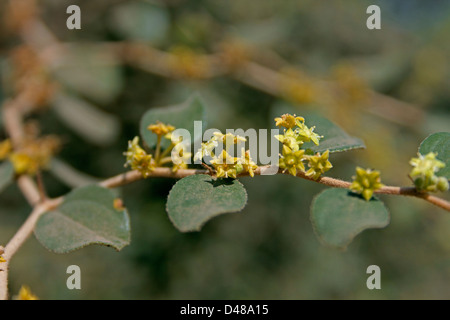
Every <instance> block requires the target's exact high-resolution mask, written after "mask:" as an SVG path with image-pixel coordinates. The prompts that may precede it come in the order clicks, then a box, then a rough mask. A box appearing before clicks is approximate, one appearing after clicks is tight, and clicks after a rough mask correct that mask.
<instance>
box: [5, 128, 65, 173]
mask: <svg viewBox="0 0 450 320" xmlns="http://www.w3.org/2000/svg"><path fill="white" fill-rule="evenodd" d="M59 146H60V141H59V139H58V138H57V137H55V136H46V137H42V138H33V139H29V140H26V141H25V142H24V143H23V145H21V146H20V148H18V149H16V150H14V151H13V152H11V153H10V154H9V155H8V158H9V160H10V161H11V163H12V164H13V167H14V171H15V173H16V174H18V175H21V174H29V175H33V174H35V173H36V172H37V171H38V170H40V169H43V168H47V167H48V164H49V163H50V160H51V157H52V155H53V154H54V153H56V151H57V150H58V149H59Z"/></svg>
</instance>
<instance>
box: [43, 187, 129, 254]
mask: <svg viewBox="0 0 450 320" xmlns="http://www.w3.org/2000/svg"><path fill="white" fill-rule="evenodd" d="M114 200H115V195H114V193H113V192H112V191H111V190H109V189H106V188H103V187H100V186H97V185H91V186H86V187H82V188H78V189H75V190H73V191H72V192H70V193H69V194H68V195H67V196H66V198H65V199H64V202H63V203H62V204H61V205H60V206H59V207H58V208H57V209H56V210H53V211H50V212H46V213H44V214H43V215H42V216H41V217H40V218H39V220H38V222H37V223H36V227H35V230H34V233H35V235H36V238H37V239H38V240H39V242H41V244H42V245H43V246H44V247H46V248H47V249H49V250H50V251H53V252H56V253H67V252H70V251H73V250H76V249H80V248H83V247H85V246H87V245H90V244H100V245H106V246H111V247H113V248H115V249H116V250H121V249H122V248H123V247H125V246H126V245H128V244H129V243H130V221H129V217H128V213H127V210H126V209H124V208H122V207H119V208H117V207H116V206H114Z"/></svg>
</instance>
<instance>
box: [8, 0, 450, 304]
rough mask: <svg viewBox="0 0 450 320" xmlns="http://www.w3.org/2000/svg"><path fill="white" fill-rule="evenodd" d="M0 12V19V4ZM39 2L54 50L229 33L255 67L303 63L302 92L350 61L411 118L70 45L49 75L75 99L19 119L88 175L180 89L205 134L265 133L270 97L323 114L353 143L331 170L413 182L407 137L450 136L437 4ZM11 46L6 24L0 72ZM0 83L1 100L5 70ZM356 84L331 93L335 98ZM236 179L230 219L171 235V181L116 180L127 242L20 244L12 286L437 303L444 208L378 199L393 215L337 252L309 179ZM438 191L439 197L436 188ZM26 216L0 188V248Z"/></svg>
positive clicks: (168, 43)
mask: <svg viewBox="0 0 450 320" xmlns="http://www.w3.org/2000/svg"><path fill="white" fill-rule="evenodd" d="M71 4H78V5H79V6H80V8H81V11H82V30H73V31H70V30H68V29H67V28H66V19H67V17H68V15H67V14H66V13H65V11H66V8H67V6H69V5H71ZM370 4H377V5H379V6H380V7H381V12H382V15H381V17H382V29H381V30H368V29H367V28H366V19H367V17H368V15H367V14H366V8H367V7H368V6H369V5H370ZM1 6H2V8H1V11H0V14H1V12H2V11H3V12H6V11H5V10H6V9H5V4H2V5H1ZM37 8H38V9H39V11H40V12H39V14H40V15H41V18H42V21H43V22H44V23H45V24H46V25H47V26H48V28H49V30H50V31H51V32H52V33H54V34H55V36H56V37H57V38H58V39H59V41H61V42H62V43H66V42H71V43H84V44H86V43H89V44H90V45H92V44H94V45H95V44H99V43H106V42H108V43H110V42H123V41H140V42H142V43H145V44H149V45H151V46H152V47H153V48H158V49H159V50H163V51H173V50H174V48H179V47H181V46H182V47H184V48H190V50H192V52H197V53H203V54H208V53H213V52H215V51H216V50H217V47H218V46H219V45H220V43H221V42H222V41H224V40H226V39H239V41H240V42H241V43H243V44H245V45H246V46H248V47H251V50H252V52H253V53H254V60H255V61H257V62H258V63H259V64H261V65H265V66H267V67H269V68H271V69H274V70H281V69H283V68H286V67H289V68H290V69H291V70H292V69H296V70H300V71H301V72H302V75H303V76H304V77H305V78H306V79H307V80H306V82H304V83H306V84H308V85H314V84H315V81H316V79H321V80H326V81H332V82H334V83H336V84H337V85H342V86H343V87H344V89H345V88H346V87H345V85H346V84H347V83H348V82H346V80H345V79H344V80H342V79H341V78H340V76H339V75H340V74H342V73H339V70H344V74H346V73H345V72H350V71H351V73H350V74H351V75H352V76H351V77H353V78H351V79H350V80H351V81H353V80H355V79H356V80H355V81H356V82H357V83H361V84H363V88H371V89H372V90H374V91H376V92H379V93H383V94H384V95H385V96H389V97H393V98H395V99H396V101H404V102H405V103H408V105H412V106H413V108H414V110H416V111H417V114H419V116H418V118H417V117H416V118H415V119H414V121H413V120H411V121H409V120H407V121H404V119H403V118H402V116H403V115H404V117H405V119H409V118H408V116H409V115H408V114H400V116H398V114H397V115H395V116H394V115H392V116H391V115H390V113H389V112H388V111H392V110H393V111H395V110H396V108H397V104H396V103H394V104H392V105H391V104H387V107H386V108H385V109H382V110H383V111H381V112H385V111H387V112H388V113H386V114H384V116H383V115H381V116H380V115H379V114H378V115H376V114H374V113H373V112H367V110H368V109H367V108H368V107H367V106H366V103H365V102H364V100H358V99H359V98H354V97H353V98H352V97H347V96H345V97H343V98H342V97H334V98H333V99H331V100H330V101H328V102H327V101H325V102H324V101H322V100H321V97H323V96H326V95H328V94H329V92H323V91H320V90H316V91H314V92H313V93H312V95H313V97H312V98H311V99H309V100H308V101H303V103H302V101H293V100H295V99H293V97H292V96H289V95H288V96H282V97H280V96H276V95H273V94H269V93H267V92H263V91H262V90H258V89H256V88H253V87H252V86H248V85H246V84H244V83H243V82H242V81H237V80H236V78H235V77H232V76H228V75H220V76H217V77H211V78H208V79H192V78H189V77H187V78H186V77H184V78H183V77H177V76H174V77H166V76H160V75H157V74H156V73H149V72H146V71H144V70H142V69H140V68H136V67H134V66H133V65H132V63H127V64H123V63H121V62H120V61H118V60H117V59H116V57H115V56H113V57H109V56H108V55H105V54H104V53H103V54H97V53H96V52H93V50H92V48H90V47H89V46H90V45H85V46H81V45H80V46H76V45H75V46H74V47H71V48H69V50H68V52H66V53H65V54H63V59H62V60H61V61H58V62H57V64H58V63H59V66H58V67H57V68H55V70H52V75H53V77H54V78H53V79H56V81H57V83H58V84H59V86H60V89H59V90H60V92H64V94H66V95H68V96H70V97H71V98H72V99H74V100H73V101H72V104H69V103H68V102H67V100H64V101H63V102H59V103H58V102H52V103H49V105H48V106H47V108H42V110H40V111H39V112H36V113H33V115H32V116H31V117H30V118H31V119H35V120H38V121H39V123H40V124H41V130H42V132H43V133H44V134H58V135H59V136H60V137H61V139H62V140H63V142H64V145H63V148H62V150H61V152H60V154H58V159H59V160H61V161H64V162H65V163H67V164H69V165H70V166H71V167H73V168H76V170H78V171H80V172H84V173H86V174H88V175H89V176H93V177H100V178H106V177H109V176H112V175H116V174H118V173H120V172H122V171H123V170H124V169H123V164H124V157H123V155H122V152H123V151H124V150H125V149H126V146H127V141H128V140H130V139H132V138H133V137H134V136H135V135H138V132H139V120H140V117H141V116H142V115H143V113H144V112H145V111H146V110H148V109H149V108H151V107H156V106H165V105H172V104H177V103H180V102H182V101H183V100H184V99H185V98H187V97H188V96H189V95H190V94H191V93H193V92H198V93H199V94H200V95H201V96H202V98H203V100H204V101H205V103H206V106H207V109H208V110H207V112H208V127H209V128H218V129H221V130H224V129H226V128H243V129H247V128H256V129H258V128H271V127H272V126H273V117H272V114H273V108H275V107H276V106H277V105H280V104H281V103H290V104H291V105H293V106H295V108H297V109H298V111H297V113H298V114H300V115H302V114H306V113H308V112H311V111H316V112H320V113H322V114H323V115H325V116H326V117H328V118H330V119H332V120H333V121H335V122H336V123H338V124H339V125H340V126H341V127H343V128H344V129H345V130H346V131H347V132H349V133H351V134H352V135H355V136H358V137H361V138H363V139H364V141H365V143H366V145H367V149H365V150H355V151H350V152H347V153H345V154H333V155H332V156H331V161H332V163H333V165H334V168H333V170H332V171H329V172H328V173H327V174H329V175H330V176H333V177H339V178H342V179H345V180H350V179H351V176H352V175H353V174H354V168H355V166H357V165H358V166H362V167H372V168H376V169H378V170H380V171H381V173H382V174H381V177H382V181H383V182H384V183H385V184H388V185H409V184H410V182H409V179H408V177H407V174H408V172H409V170H410V167H409V164H408V161H409V159H410V158H411V157H413V156H415V155H416V153H417V148H418V146H419V144H420V142H421V141H422V140H423V139H424V138H425V137H427V136H428V135H429V134H431V133H434V132H438V131H449V123H450V112H449V110H450V107H449V106H450V91H449V87H450V77H449V76H448V74H449V72H448V71H450V55H449V52H450V40H449V39H450V3H449V2H448V1H447V0H442V1H438V0H434V1H427V2H424V1H419V0H414V1H413V0H389V1H388V0H384V1H381V0H377V1H351V0H347V1H343V0H342V1H337V0H333V1H326V2H325V1H322V2H319V1H313V0H309V1H294V0H292V1H290V0H286V1H276V0H261V1H255V0H230V1H219V0H198V1H187V0H167V1H118V0H114V1H106V0H95V1H87V0H85V1H82V0H80V1H67V0H63V1H61V0H58V1H56V0H43V1H38V2H37ZM20 42H21V40H20V38H18V37H17V36H15V35H14V34H11V32H10V31H9V30H8V29H7V28H6V27H4V26H2V28H1V31H0V63H1V66H2V67H1V70H2V78H3V79H8V72H9V70H10V68H11V64H12V62H11V56H10V52H11V50H13V48H15V47H16V46H18V45H20ZM149 63H150V64H151V63H152V61H149ZM187 63H190V62H189V61H188V62H187ZM194 69H195V68H194ZM349 70H350V71H349ZM352 79H353V80H352ZM347 80H348V79H347ZM317 81H319V80H317ZM351 81H350V83H352V82H351ZM3 87H4V88H3V98H7V97H8V94H9V91H8V88H7V87H8V83H7V81H5V80H4V81H3ZM352 88H353V87H352ZM352 88H350V89H349V90H348V92H347V91H345V92H346V94H348V95H349V96H350V95H351V93H352V92H351V89H352ZM314 95H317V97H315V96H314ZM372 104H377V101H374V102H373V101H372ZM394 114H395V112H394ZM83 119H85V120H83ZM1 135H2V139H3V138H4V137H5V135H4V133H3V132H2V133H1ZM59 171H67V170H64V169H62V170H59ZM66 173H67V172H66ZM62 175H63V176H65V175H64V173H63V174H62ZM66 178H67V177H66ZM67 179H69V180H70V179H71V178H67ZM44 181H45V184H46V186H47V188H48V192H49V194H50V195H51V196H59V195H62V194H64V193H66V192H68V191H69V190H70V186H68V185H67V183H64V177H61V172H59V174H58V170H57V169H56V168H52V170H51V171H49V172H45V173H44ZM241 182H242V183H243V184H244V185H245V187H246V188H247V192H248V197H249V200H248V204H247V206H246V208H245V209H244V210H243V211H242V212H241V213H233V214H228V215H223V216H220V217H218V218H216V219H214V220H212V221H210V222H208V223H207V224H206V225H205V227H204V228H203V229H202V231H201V232H198V233H188V234H183V233H180V232H178V231H177V230H176V229H175V228H174V227H173V226H172V225H171V223H170V221H169V219H168V217H167V214H166V212H165V201H166V197H167V194H168V192H169V191H170V189H171V187H172V185H173V184H174V183H175V180H171V179H157V178H152V179H148V180H145V181H139V182H137V183H134V184H131V185H128V186H126V187H123V188H121V189H120V192H121V193H122V195H123V199H124V202H125V205H126V206H127V208H128V209H129V212H130V216H131V224H132V242H131V245H130V246H128V247H126V248H125V249H123V250H122V251H121V252H119V253H117V252H115V251H114V250H113V249H111V248H107V247H97V246H92V247H87V248H84V249H82V250H79V251H76V252H73V253H70V254H66V255H56V254H53V253H50V252H48V251H47V250H46V249H44V248H43V247H42V246H41V245H40V244H39V243H38V242H37V240H36V239H35V238H34V237H32V238H30V239H29V240H28V241H27V242H26V244H25V245H24V247H23V248H22V249H21V250H20V252H19V253H18V254H17V255H16V256H15V257H14V260H13V261H12V263H11V266H10V268H11V270H10V292H11V293H12V294H16V293H17V292H18V290H19V288H20V286H21V285H23V284H26V285H28V286H30V287H31V290H32V291H33V292H34V293H35V294H36V295H37V296H38V297H40V298H41V299H449V298H450V286H449V283H450V232H449V230H450V216H449V215H448V213H447V212H445V211H444V210H441V209H438V208H436V207H434V206H432V205H431V204H429V203H426V202H424V201H420V200H417V199H411V198H404V197H388V196H383V197H381V198H382V200H383V201H385V202H386V204H387V206H388V208H389V209H390V212H391V224H390V225H389V226H388V227H386V228H385V229H382V230H369V231H366V232H363V233H362V234H361V235H359V236H358V237H357V238H356V239H355V240H354V242H353V243H351V244H350V246H349V247H348V249H347V250H346V251H344V252H341V251H337V250H334V249H330V248H326V247H323V246H322V245H321V244H320V243H319V242H318V240H317V239H316V237H315V235H314V233H313V230H312V226H311V223H310V221H309V207H310V204H311V201H312V199H313V197H314V195H315V194H317V193H318V192H320V191H321V190H323V186H321V185H319V184H315V183H311V182H308V181H305V180H301V179H295V178H292V177H289V176H267V177H264V176H261V177H256V178H254V179H250V178H243V179H241ZM444 197H446V198H447V199H448V198H449V197H448V192H447V194H446V195H444ZM29 212H30V207H29V206H28V204H27V203H26V202H25V200H24V198H23V196H22V195H21V194H20V192H19V190H18V188H17V187H16V186H10V187H9V188H8V189H7V190H5V191H4V192H3V193H2V194H1V195H0V244H3V245H4V244H5V243H6V242H7V241H8V240H9V239H10V238H11V236H12V235H13V234H14V233H15V231H16V230H17V229H18V227H19V226H20V225H21V223H22V222H23V221H24V220H25V219H26V217H27V215H28V214H29ZM72 264H76V265H79V266H80V267H81V271H82V289H81V290H72V291H71V290H68V289H67V287H66V279H67V277H68V275H67V274H66V273H65V272H66V268H67V267H68V266H69V265H72ZM372 264H375V265H378V266H380V268H381V275H382V282H381V286H382V289H381V290H372V291H371V290H368V289H367V287H366V279H367V277H368V275H367V274H366V268H367V267H368V266H369V265H372Z"/></svg>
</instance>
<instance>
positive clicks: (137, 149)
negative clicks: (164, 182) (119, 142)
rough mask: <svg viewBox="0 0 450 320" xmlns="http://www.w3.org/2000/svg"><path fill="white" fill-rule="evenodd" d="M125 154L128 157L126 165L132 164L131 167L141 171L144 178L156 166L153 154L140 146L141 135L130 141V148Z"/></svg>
mask: <svg viewBox="0 0 450 320" xmlns="http://www.w3.org/2000/svg"><path fill="white" fill-rule="evenodd" d="M123 155H124V156H126V158H127V161H126V162H125V167H128V166H130V167H131V169H133V170H138V171H140V172H141V173H142V176H143V177H144V178H147V177H148V176H149V175H150V173H151V172H152V171H153V170H154V169H155V167H156V163H155V160H154V159H153V157H152V155H151V154H147V152H145V150H144V149H142V148H141V146H139V137H134V139H133V140H132V141H128V150H127V151H126V152H124V154H123Z"/></svg>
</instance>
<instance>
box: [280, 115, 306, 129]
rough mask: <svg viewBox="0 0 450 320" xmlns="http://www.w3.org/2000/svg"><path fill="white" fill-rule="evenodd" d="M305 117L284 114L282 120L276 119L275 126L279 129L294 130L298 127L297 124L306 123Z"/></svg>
mask: <svg viewBox="0 0 450 320" xmlns="http://www.w3.org/2000/svg"><path fill="white" fill-rule="evenodd" d="M304 121H305V119H304V118H303V117H297V116H296V115H295V114H294V115H291V114H288V113H286V114H283V115H282V116H281V117H280V118H275V125H276V126H277V127H280V126H283V127H285V128H287V129H292V128H293V127H295V126H296V125H297V122H304Z"/></svg>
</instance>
